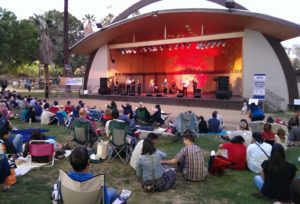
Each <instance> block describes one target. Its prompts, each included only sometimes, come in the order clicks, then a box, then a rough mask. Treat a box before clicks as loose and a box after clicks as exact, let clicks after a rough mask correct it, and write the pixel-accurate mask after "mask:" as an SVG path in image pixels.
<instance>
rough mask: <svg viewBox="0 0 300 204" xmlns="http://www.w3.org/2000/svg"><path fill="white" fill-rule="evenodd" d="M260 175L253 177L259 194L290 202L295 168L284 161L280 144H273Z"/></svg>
mask: <svg viewBox="0 0 300 204" xmlns="http://www.w3.org/2000/svg"><path fill="white" fill-rule="evenodd" d="M261 167H262V172H261V175H260V176H259V175H257V176H255V177H254V182H255V185H256V187H257V188H258V190H259V192H260V193H261V194H262V195H263V196H266V197H267V198H270V199H272V200H276V201H284V202H285V201H290V199H291V192H290V189H289V187H290V185H291V183H292V181H293V179H294V178H295V176H296V171H297V167H296V166H295V165H294V164H292V163H289V162H287V161H286V160H285V153H284V149H283V147H282V145H281V144H274V145H273V147H272V152H271V156H270V158H269V159H268V160H265V161H264V162H263V163H262V165H261Z"/></svg>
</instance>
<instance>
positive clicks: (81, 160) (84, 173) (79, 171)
mask: <svg viewBox="0 0 300 204" xmlns="http://www.w3.org/2000/svg"><path fill="white" fill-rule="evenodd" d="M70 164H71V166H72V168H73V171H70V172H69V173H68V175H69V176H70V177H71V178H72V179H73V180H74V181H78V182H83V181H86V180H89V179H91V178H92V177H94V175H93V174H92V173H89V153H88V151H87V149H86V148H83V147H78V148H76V149H74V150H73V151H72V153H71V155H70ZM104 197H105V203H112V202H113V201H114V200H115V199H116V198H117V197H118V194H117V190H116V189H114V188H107V187H106V186H105V187H104Z"/></svg>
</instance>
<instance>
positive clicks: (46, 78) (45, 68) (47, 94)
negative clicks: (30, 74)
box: [44, 64, 50, 98]
mask: <svg viewBox="0 0 300 204" xmlns="http://www.w3.org/2000/svg"><path fill="white" fill-rule="evenodd" d="M44 71H45V81H44V91H45V98H49V91H50V86H49V65H48V64H44Z"/></svg>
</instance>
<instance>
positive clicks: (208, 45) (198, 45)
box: [120, 40, 227, 55]
mask: <svg viewBox="0 0 300 204" xmlns="http://www.w3.org/2000/svg"><path fill="white" fill-rule="evenodd" d="M226 43H227V42H226V41H225V40H209V41H202V42H194V43H178V44H173V45H172V44H169V45H159V46H146V47H136V48H122V49H120V53H121V54H122V55H125V54H136V53H137V52H140V53H147V52H157V51H164V50H168V51H172V50H174V51H178V50H184V49H190V48H191V46H192V45H194V44H195V49H197V50H204V49H213V48H219V47H225V46H226Z"/></svg>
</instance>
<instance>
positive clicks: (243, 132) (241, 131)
mask: <svg viewBox="0 0 300 204" xmlns="http://www.w3.org/2000/svg"><path fill="white" fill-rule="evenodd" d="M238 135H240V136H242V137H243V138H244V141H245V142H244V145H245V146H246V147H248V146H249V145H250V144H251V141H252V131H251V130H247V124H246V123H245V121H240V124H239V128H238V130H236V131H232V132H229V131H227V136H223V137H222V136H221V137H222V138H223V139H228V140H231V139H232V138H234V137H235V136H238Z"/></svg>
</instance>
